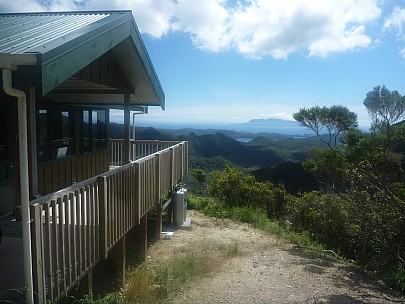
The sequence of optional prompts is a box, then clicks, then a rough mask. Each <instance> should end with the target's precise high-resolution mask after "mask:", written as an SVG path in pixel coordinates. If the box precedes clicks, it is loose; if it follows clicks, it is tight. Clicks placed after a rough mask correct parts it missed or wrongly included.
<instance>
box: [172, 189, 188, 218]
mask: <svg viewBox="0 0 405 304" xmlns="http://www.w3.org/2000/svg"><path fill="white" fill-rule="evenodd" d="M172 200H173V222H174V223H175V224H180V225H182V224H183V223H184V222H185V221H186V218H187V190H186V189H184V188H180V189H177V190H176V191H175V192H174V193H173V198H172Z"/></svg>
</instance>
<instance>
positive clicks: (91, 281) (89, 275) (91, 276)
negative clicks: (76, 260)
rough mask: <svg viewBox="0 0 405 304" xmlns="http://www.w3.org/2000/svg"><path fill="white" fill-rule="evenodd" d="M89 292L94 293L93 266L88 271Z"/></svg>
mask: <svg viewBox="0 0 405 304" xmlns="http://www.w3.org/2000/svg"><path fill="white" fill-rule="evenodd" d="M87 288H88V289H87V292H88V293H89V294H92V293H93V268H92V267H90V268H89V271H88V272H87Z"/></svg>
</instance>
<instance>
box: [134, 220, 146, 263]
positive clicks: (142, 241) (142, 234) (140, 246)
mask: <svg viewBox="0 0 405 304" xmlns="http://www.w3.org/2000/svg"><path fill="white" fill-rule="evenodd" d="M136 228H137V230H136V231H137V233H136V238H135V242H136V247H137V252H138V258H139V262H145V261H146V256H147V249H148V214H145V215H144V216H143V217H142V218H141V220H140V224H139V225H138V226H137V227H136Z"/></svg>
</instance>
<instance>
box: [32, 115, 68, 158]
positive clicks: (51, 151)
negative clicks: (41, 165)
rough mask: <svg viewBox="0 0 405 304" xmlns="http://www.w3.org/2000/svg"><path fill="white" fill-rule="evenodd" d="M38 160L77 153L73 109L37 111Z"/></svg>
mask: <svg viewBox="0 0 405 304" xmlns="http://www.w3.org/2000/svg"><path fill="white" fill-rule="evenodd" d="M37 114H38V116H37V134H38V139H37V140H38V143H37V145H38V160H39V161H47V160H52V159H58V158H63V157H66V156H70V155H74V154H75V142H74V132H75V129H74V119H73V111H72V110H70V109H61V108H46V109H45V108H44V109H39V110H38V112H37Z"/></svg>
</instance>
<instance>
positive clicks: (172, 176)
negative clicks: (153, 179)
mask: <svg viewBox="0 0 405 304" xmlns="http://www.w3.org/2000/svg"><path fill="white" fill-rule="evenodd" d="M170 154H171V158H170V187H173V186H174V182H175V181H174V170H175V167H174V148H173V147H172V148H170Z"/></svg>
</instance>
